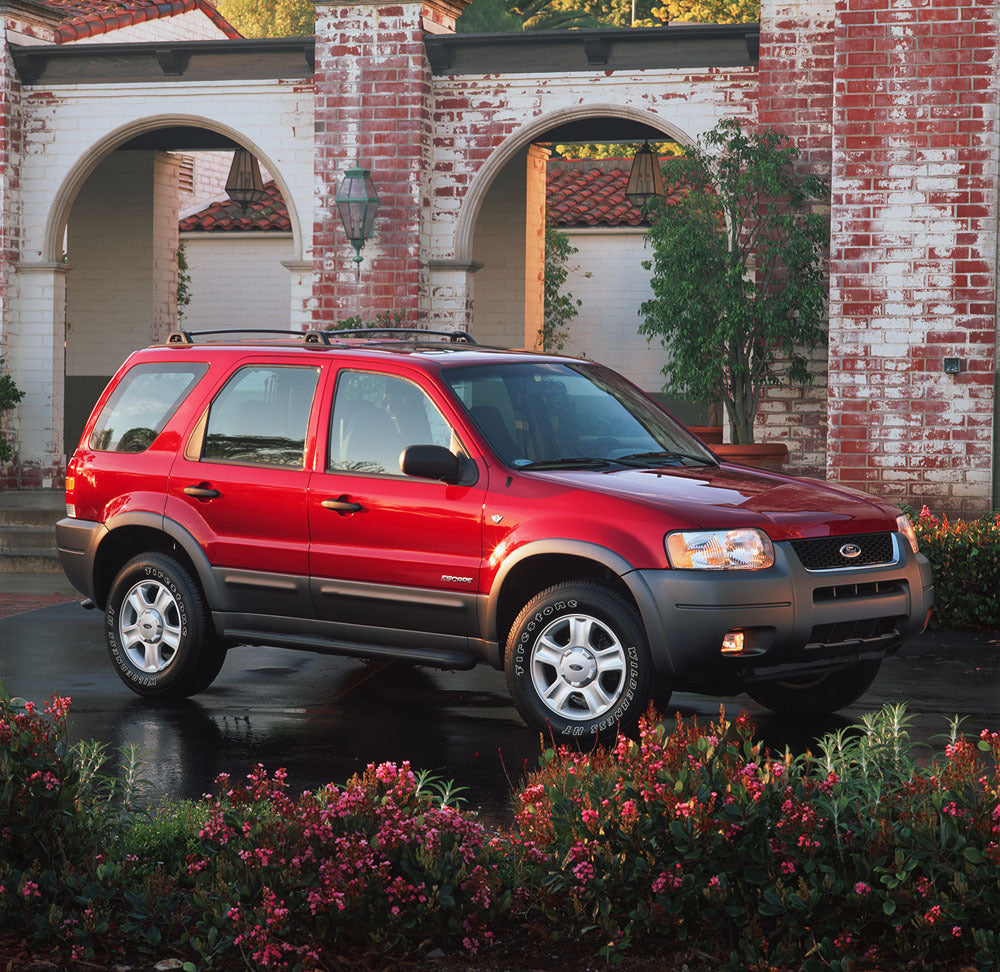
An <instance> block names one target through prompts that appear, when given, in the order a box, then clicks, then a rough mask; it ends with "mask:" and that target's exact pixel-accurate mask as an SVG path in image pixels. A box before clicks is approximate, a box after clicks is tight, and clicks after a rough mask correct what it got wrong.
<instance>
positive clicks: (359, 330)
mask: <svg viewBox="0 0 1000 972" xmlns="http://www.w3.org/2000/svg"><path fill="white" fill-rule="evenodd" d="M309 333H310V334H323V335H326V336H327V339H328V340H330V341H333V340H335V339H337V338H341V337H372V336H374V335H376V334H379V335H384V336H385V337H388V338H395V337H402V336H403V335H407V336H409V337H424V336H430V337H441V338H447V339H448V343H449V344H475V343H476V341H475V338H473V336H472V335H471V334H470V333H469V332H468V331H431V330H428V329H426V328H423V327H392V326H389V327H346V328H336V329H334V330H332V331H310V332H309Z"/></svg>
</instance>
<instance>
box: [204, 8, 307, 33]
mask: <svg viewBox="0 0 1000 972" xmlns="http://www.w3.org/2000/svg"><path fill="white" fill-rule="evenodd" d="M215 6H216V7H217V8H218V10H219V13H221V14H222V16H223V17H225V18H226V20H228V21H229V22H230V23H231V24H232V25H233V26H234V27H235V28H236V29H237V30H238V31H239V32H240V33H241V34H242V35H243V36H244V37H302V36H309V35H310V34H312V33H313V32H314V31H315V29H316V7H315V5H314V4H313V2H312V0H218V2H217V3H216V4H215Z"/></svg>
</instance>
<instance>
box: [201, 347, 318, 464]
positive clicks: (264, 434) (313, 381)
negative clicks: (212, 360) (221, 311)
mask: <svg viewBox="0 0 1000 972" xmlns="http://www.w3.org/2000/svg"><path fill="white" fill-rule="evenodd" d="M318 381H319V368H313V367H287V366H284V365H247V366H246V367H243V368H240V369H239V371H237V372H236V373H235V374H234V375H233V376H232V378H230V379H229V381H227V382H226V384H225V385H224V386H223V388H222V390H221V391H220V392H219V394H218V395H216V396H215V400H214V401H213V402H212V405H211V408H210V410H209V413H208V424H207V426H206V428H205V440H204V445H203V446H202V450H201V458H202V459H203V460H209V461H212V462H234V463H239V464H241V465H244V464H245V465H254V466H289V467H292V468H296V469H301V468H302V467H303V466H304V464H305V447H306V432H307V431H308V428H309V412H310V410H311V409H312V401H313V395H314V394H315V392H316V385H317V383H318Z"/></svg>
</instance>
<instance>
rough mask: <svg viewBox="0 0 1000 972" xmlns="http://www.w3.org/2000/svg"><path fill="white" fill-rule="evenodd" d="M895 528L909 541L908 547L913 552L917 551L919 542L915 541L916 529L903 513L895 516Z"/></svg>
mask: <svg viewBox="0 0 1000 972" xmlns="http://www.w3.org/2000/svg"><path fill="white" fill-rule="evenodd" d="M896 529H897V530H899V532H900V533H901V534H903V536H904V537H906V539H907V540H908V541H909V542H910V549H911V550H912V551H913V552H914V553H919V552H920V544H919V543H917V531H916V530H914V529H913V524H912V523H911V522H910V518H909V517H908V516H907V515H906V514H905V513H904V514H903V515H902V516H897V517H896Z"/></svg>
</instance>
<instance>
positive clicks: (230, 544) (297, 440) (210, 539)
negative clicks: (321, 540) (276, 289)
mask: <svg viewBox="0 0 1000 972" xmlns="http://www.w3.org/2000/svg"><path fill="white" fill-rule="evenodd" d="M320 374H321V364H320V363H317V362H315V361H314V360H313V361H310V362H309V363H294V364H292V363H288V361H287V358H285V359H281V358H278V357H277V356H274V357H271V358H268V357H267V356H264V355H261V356H253V357H250V358H245V359H243V360H241V361H240V363H239V365H238V366H237V367H236V368H234V370H233V371H232V374H231V375H230V376H229V378H228V379H227V380H226V381H225V383H224V384H223V385H222V387H221V388H220V389H219V390H218V392H217V393H216V394H215V395H214V396H213V397H212V400H211V403H210V404H209V406H208V408H206V409H205V410H204V411H203V413H202V415H201V418H200V421H199V422H198V424H197V426H196V427H195V429H194V431H193V433H192V434H191V435H190V436H189V439H188V442H187V444H186V447H185V449H184V452H183V454H182V455H180V456H179V457H178V459H177V461H176V462H175V464H174V466H173V468H172V470H171V475H170V488H169V497H168V501H167V510H166V514H167V516H168V517H170V518H172V519H174V520H176V521H178V522H179V523H181V525H183V526H185V527H186V528H187V529H188V530H189V531H190V532H191V533H192V535H193V536H195V537H196V538H197V539H198V541H199V543H200V544H201V546H202V547H203V548H204V550H205V552H206V554H207V556H208V559H209V561H210V562H211V564H212V568H213V571H214V573H215V575H216V580H217V581H218V584H219V590H220V591H222V592H223V603H221V604H218V605H213V607H216V609H218V610H224V611H241V612H246V613H252V614H259V613H264V614H277V615H287V616H293V617H307V616H310V615H311V614H312V608H311V601H310V598H309V593H308V572H309V524H308V515H307V512H306V497H307V493H308V483H309V476H310V471H309V463H310V462H311V449H310V441H311V440H310V427H311V426H310V422H311V421H312V414H313V400H314V398H315V393H316V389H317V386H318V384H319V378H320Z"/></svg>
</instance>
